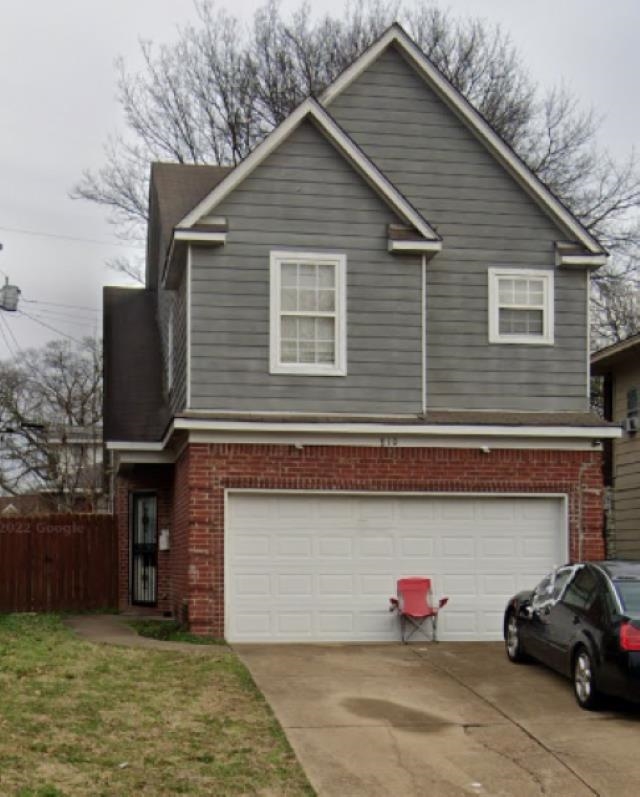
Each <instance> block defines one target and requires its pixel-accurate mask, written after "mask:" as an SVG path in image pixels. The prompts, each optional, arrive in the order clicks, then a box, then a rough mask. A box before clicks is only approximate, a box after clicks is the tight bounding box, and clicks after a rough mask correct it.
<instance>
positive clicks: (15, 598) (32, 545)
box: [0, 515, 118, 612]
mask: <svg viewBox="0 0 640 797" xmlns="http://www.w3.org/2000/svg"><path fill="white" fill-rule="evenodd" d="M117 574H118V548H117V541H116V525H115V519H114V518H113V517H111V516H110V515H33V516H24V517H12V518H0V612H50V611H64V610H70V611H77V610H84V609H107V608H114V607H116V606H117V603H118V597H117V596H118V590H117Z"/></svg>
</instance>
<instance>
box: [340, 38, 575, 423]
mask: <svg viewBox="0 0 640 797" xmlns="http://www.w3.org/2000/svg"><path fill="white" fill-rule="evenodd" d="M329 111H330V113H331V114H332V115H333V116H334V117H335V118H336V119H337V121H338V122H339V123H340V124H341V125H342V126H343V127H344V128H345V129H346V130H347V132H348V133H349V134H350V135H351V136H352V137H353V138H354V140H355V141H356V142H357V143H358V144H359V145H360V146H361V147H362V149H363V150H364V151H365V152H366V153H367V155H368V156H369V157H370V158H371V159H372V160H373V161H374V162H375V163H376V164H377V165H378V167H379V168H381V169H382V171H383V172H384V173H385V174H386V175H387V176H388V177H389V179H390V180H391V181H392V182H393V183H394V184H395V185H396V186H397V187H398V188H399V189H400V191H402V192H403V193H404V194H405V196H406V197H407V198H408V199H409V200H410V201H411V202H412V203H413V204H414V205H415V206H416V207H417V208H418V209H419V210H420V211H421V212H422V214H423V215H424V216H425V217H426V218H427V220H428V221H429V222H430V223H431V224H432V225H434V226H435V227H436V228H437V230H438V232H439V233H440V234H441V235H442V237H443V239H444V248H443V251H442V252H441V253H440V254H438V255H437V256H436V257H435V258H434V259H433V260H432V261H431V262H430V263H429V265H428V267H427V369H428V370H427V404H428V407H429V409H504V410H547V411H583V410H586V409H587V408H588V401H587V338H586V330H587V317H586V302H587V290H588V288H587V279H586V278H585V275H584V273H583V272H580V271H579V272H570V271H569V270H567V269H564V270H563V269H555V251H554V242H555V241H556V240H564V239H565V238H566V234H565V233H563V232H562V231H560V230H558V229H557V228H556V227H555V226H554V224H553V223H552V222H551V221H550V220H549V218H548V217H547V216H546V215H545V214H544V213H543V212H542V211H541V210H540V208H539V207H538V206H537V205H536V204H535V203H534V202H533V200H532V199H531V198H530V197H529V196H528V195H527V194H526V193H525V192H524V190H523V189H522V188H521V187H520V186H519V185H518V184H517V183H516V182H515V180H513V179H512V178H511V177H510V175H508V174H507V173H506V172H505V171H504V170H503V169H502V167H501V166H500V165H499V164H498V163H497V162H496V161H495V160H494V158H493V157H492V156H491V155H490V154H489V152H488V151H487V150H486V149H485V148H484V146H483V145H482V144H480V142H479V141H478V140H477V139H476V138H475V137H474V135H473V134H472V133H471V132H470V131H469V130H468V129H467V128H466V127H465V126H464V125H463V124H462V123H461V122H460V120H459V119H458V118H457V117H456V116H455V115H454V114H453V112H452V111H451V110H450V109H449V108H448V107H446V106H445V104H444V103H443V102H442V101H441V100H440V99H439V98H438V97H437V96H436V94H435V93H434V92H433V91H431V90H430V89H429V88H428V87H427V86H426V85H425V83H424V82H423V80H422V79H421V78H420V77H419V76H418V75H417V74H416V73H415V72H414V71H413V70H412V69H411V68H410V67H409V66H408V65H407V64H406V62H405V61H404V60H403V59H402V57H401V56H400V55H399V54H398V53H397V52H396V51H395V50H394V49H393V48H390V49H389V50H387V51H386V52H385V53H384V54H383V55H382V56H381V57H380V58H379V59H378V60H377V61H376V62H375V63H374V64H372V65H371V67H369V69H368V70H367V71H366V72H364V73H363V74H362V75H361V76H360V77H359V78H358V79H357V80H356V81H354V83H352V84H351V86H349V87H348V88H347V89H346V90H345V91H344V92H343V93H342V94H341V95H340V96H339V97H337V98H336V100H335V101H334V102H333V103H332V104H331V106H330V107H329ZM492 266H497V267H513V268H549V269H555V345H554V346H553V347H549V346H522V345H513V344H489V342H488V285H487V273H488V269H489V268H490V267H492Z"/></svg>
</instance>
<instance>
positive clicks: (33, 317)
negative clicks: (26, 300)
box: [18, 310, 82, 345]
mask: <svg viewBox="0 0 640 797" xmlns="http://www.w3.org/2000/svg"><path fill="white" fill-rule="evenodd" d="M18 313H19V314H20V315H23V316H24V317H25V318H28V319H30V320H31V321H35V323H36V324H40V326H41V327H46V328H47V329H50V330H51V331H52V332H55V333H56V334H57V335H62V337H64V338H69V340H72V341H73V342H74V343H79V344H80V345H82V341H81V340H78V339H77V338H74V337H73V335H67V333H66V332H63V331H62V330H61V329H56V328H55V327H52V326H51V324H47V323H46V322H45V321H41V320H39V319H38V318H35V316H32V315H29V313H25V311H24V310H18Z"/></svg>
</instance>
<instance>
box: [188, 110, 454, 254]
mask: <svg viewBox="0 0 640 797" xmlns="http://www.w3.org/2000/svg"><path fill="white" fill-rule="evenodd" d="M307 118H309V119H312V120H313V122H314V123H315V125H316V126H317V127H318V128H319V129H320V130H321V131H322V132H323V133H324V134H325V135H326V136H327V137H328V138H329V139H330V140H331V142H332V143H333V144H334V146H335V147H336V148H337V149H338V150H339V152H341V153H342V155H343V156H344V157H345V158H346V159H347V160H348V161H349V162H350V163H351V164H352V165H353V166H354V168H355V169H356V171H358V172H359V173H360V174H361V175H362V176H363V177H364V178H365V179H366V180H367V182H368V183H369V185H371V187H372V188H373V189H374V190H375V191H376V192H377V193H378V194H380V196H382V197H383V199H385V200H386V202H387V203H388V204H389V205H390V206H391V208H392V209H393V210H395V212H396V213H397V214H398V215H399V216H400V217H401V218H403V219H404V220H405V221H407V222H408V223H409V224H411V225H412V226H413V227H415V229H416V230H417V231H418V232H419V233H420V235H422V236H423V237H424V238H426V239H427V240H432V241H440V240H441V239H440V236H439V235H438V234H437V233H436V231H435V230H434V229H433V228H432V227H431V226H430V225H429V224H428V223H427V222H426V220H425V219H424V218H423V217H422V216H421V215H420V213H418V211H417V210H416V209H415V208H414V207H413V205H411V203H410V202H408V201H407V200H406V199H405V197H403V196H402V194H401V193H400V192H399V191H398V189H397V188H395V186H394V185H393V184H392V183H391V182H390V181H389V180H388V179H387V178H386V177H385V176H384V175H383V174H382V172H380V170H379V169H378V168H377V167H376V166H375V165H374V164H373V163H372V162H371V161H370V160H369V159H368V158H367V156H366V155H365V154H364V152H362V150H361V149H360V148H359V147H358V146H357V144H355V142H354V141H353V140H352V139H351V138H349V136H348V135H347V134H346V133H345V132H344V130H342V128H341V127H340V126H339V125H338V124H336V122H335V121H334V120H333V119H332V118H331V116H330V115H329V114H328V112H327V111H326V110H325V109H324V108H323V107H322V106H321V105H319V104H318V102H317V101H316V100H314V99H313V98H312V97H310V98H309V99H307V100H305V101H304V102H303V103H301V104H300V105H299V106H298V107H297V108H296V109H295V110H294V111H292V113H291V114H290V115H289V116H288V117H287V118H286V119H285V120H284V121H283V122H282V123H281V124H280V125H278V127H276V129H275V130H274V131H273V132H272V133H270V134H269V135H268V136H267V138H265V139H264V141H262V142H261V143H260V144H259V145H258V146H257V147H256V148H255V149H254V150H253V152H251V153H250V154H249V155H247V157H246V158H245V159H244V160H243V161H242V162H241V163H240V164H239V165H238V166H236V168H235V169H234V170H233V171H232V172H230V173H229V174H228V176H227V177H225V179H224V180H222V182H220V183H219V184H218V185H217V186H216V188H214V189H213V191H212V192H211V193H210V194H209V195H208V196H206V197H205V198H204V199H203V200H202V201H201V202H200V203H199V204H198V205H196V206H195V208H194V209H193V210H192V211H190V212H189V213H188V214H187V215H186V216H185V217H184V218H183V219H182V221H181V222H180V223H179V224H178V225H177V226H178V227H179V228H185V227H191V226H193V225H194V224H196V223H197V222H198V221H200V220H201V219H202V217H203V216H207V215H209V214H210V213H211V212H212V211H213V210H214V209H215V208H216V206H217V205H218V204H219V203H220V202H222V200H223V199H225V197H227V196H228V195H229V194H230V193H231V191H233V190H234V188H236V187H237V186H238V185H239V184H240V183H241V182H242V181H243V180H245V179H246V178H247V177H248V176H249V175H250V174H251V172H253V170H254V169H256V168H257V167H258V166H259V165H260V164H261V163H262V162H263V161H264V160H265V159H266V158H267V157H268V156H269V155H270V154H271V153H272V152H274V151H275V150H276V149H277V148H278V147H279V146H280V144H282V142H283V141H284V140H285V139H286V138H287V137H288V136H289V135H290V134H291V133H292V132H293V131H294V130H295V129H296V128H297V127H298V125H300V124H301V123H302V122H303V121H304V120H305V119H307Z"/></svg>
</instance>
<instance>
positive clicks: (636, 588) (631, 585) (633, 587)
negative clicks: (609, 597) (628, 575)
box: [614, 579, 640, 613]
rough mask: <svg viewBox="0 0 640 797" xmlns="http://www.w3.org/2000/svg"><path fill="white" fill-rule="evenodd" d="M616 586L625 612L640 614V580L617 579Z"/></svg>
mask: <svg viewBox="0 0 640 797" xmlns="http://www.w3.org/2000/svg"><path fill="white" fill-rule="evenodd" d="M614 586H615V588H616V591H617V593H618V595H619V596H620V602H621V603H622V608H623V609H624V610H625V612H631V613H636V612H638V613H640V580H635V579H629V580H625V579H617V580H616V581H614Z"/></svg>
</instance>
